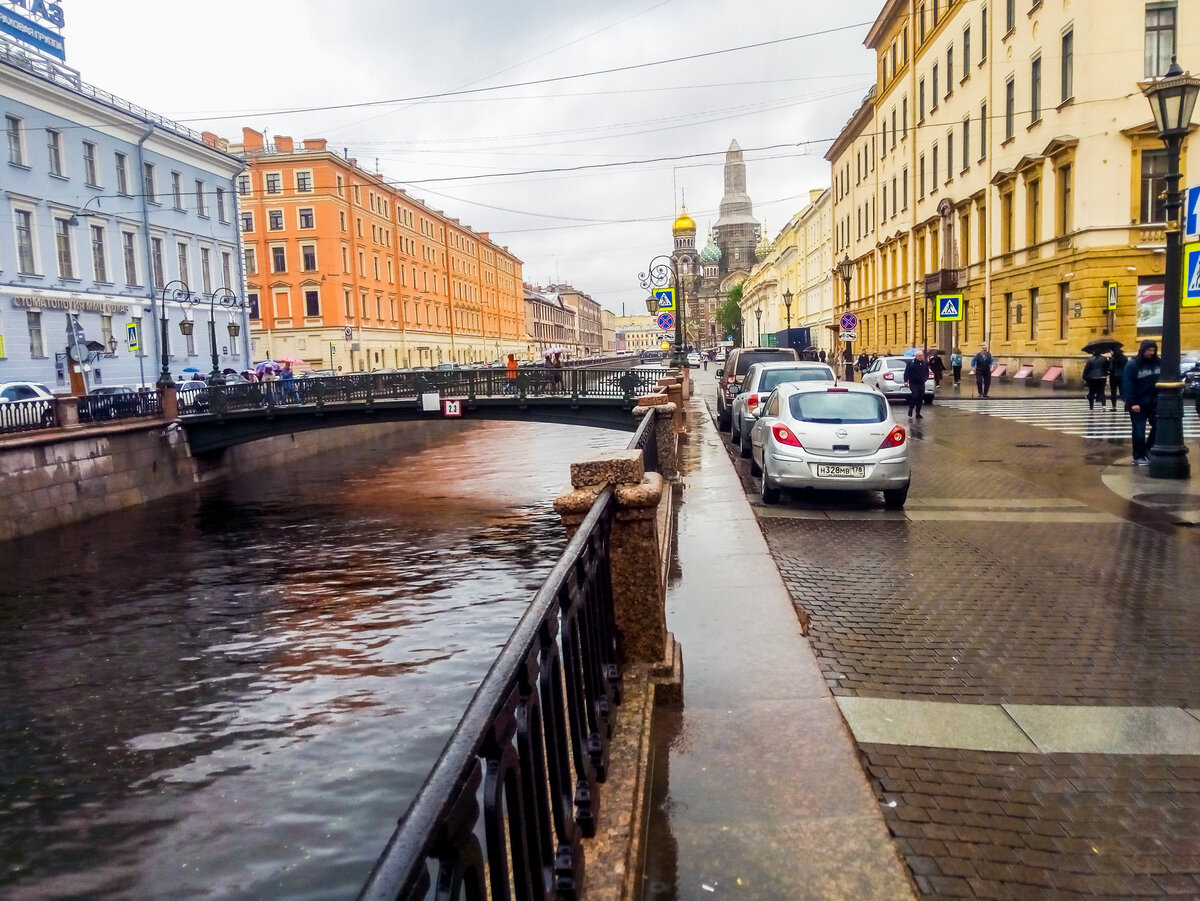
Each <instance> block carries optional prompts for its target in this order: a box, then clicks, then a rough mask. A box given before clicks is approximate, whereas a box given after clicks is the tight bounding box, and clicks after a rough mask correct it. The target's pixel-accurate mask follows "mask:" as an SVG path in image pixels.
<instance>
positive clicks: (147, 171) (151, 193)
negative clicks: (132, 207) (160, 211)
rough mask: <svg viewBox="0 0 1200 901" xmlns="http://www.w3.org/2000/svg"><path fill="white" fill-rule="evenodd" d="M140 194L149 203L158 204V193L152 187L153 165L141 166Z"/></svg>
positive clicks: (144, 164) (145, 164)
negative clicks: (144, 196)
mask: <svg viewBox="0 0 1200 901" xmlns="http://www.w3.org/2000/svg"><path fill="white" fill-rule="evenodd" d="M142 193H143V194H145V195H146V200H147V201H148V202H149V203H158V193H157V191H156V190H155V187H154V163H143V164H142Z"/></svg>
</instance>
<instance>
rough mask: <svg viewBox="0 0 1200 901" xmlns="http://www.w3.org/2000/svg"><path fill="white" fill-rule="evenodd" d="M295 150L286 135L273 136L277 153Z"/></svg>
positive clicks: (293, 143)
mask: <svg viewBox="0 0 1200 901" xmlns="http://www.w3.org/2000/svg"><path fill="white" fill-rule="evenodd" d="M295 149H296V144H295V142H294V141H293V140H292V139H291V138H290V137H288V136H287V135H275V150H276V151H278V152H279V153H291V152H292V151H293V150H295Z"/></svg>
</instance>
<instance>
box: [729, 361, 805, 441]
mask: <svg viewBox="0 0 1200 901" xmlns="http://www.w3.org/2000/svg"><path fill="white" fill-rule="evenodd" d="M799 359H800V358H799V356H797V354H796V351H794V350H793V349H792V348H790V347H735V348H734V349H733V350H731V351H730V352H729V356H728V358H727V359H726V360H725V365H724V366H723V367H721V368H720V369H718V370H717V427H718V428H721V429H727V428H729V422H730V414H731V409H730V408H731V406H732V404H733V398H734V395H735V394H737V389H736V387H734V386H736V385H740V384H741V381H742V377H743V376H745V374H746V372H747V371H748V370H749V369H750V367H751V366H753V365H754V364H755V363H780V362H786V361H787V360H799Z"/></svg>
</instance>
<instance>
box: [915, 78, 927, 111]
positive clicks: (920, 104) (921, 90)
mask: <svg viewBox="0 0 1200 901" xmlns="http://www.w3.org/2000/svg"><path fill="white" fill-rule="evenodd" d="M924 121H925V79H924V78H922V79H921V80H920V81H919V82H917V122H924Z"/></svg>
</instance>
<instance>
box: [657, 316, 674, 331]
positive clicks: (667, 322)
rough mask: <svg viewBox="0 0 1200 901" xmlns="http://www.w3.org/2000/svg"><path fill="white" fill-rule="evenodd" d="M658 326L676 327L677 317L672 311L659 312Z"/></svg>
mask: <svg viewBox="0 0 1200 901" xmlns="http://www.w3.org/2000/svg"><path fill="white" fill-rule="evenodd" d="M658 327H659V328H661V329H668V328H674V327H675V317H674V316H673V315H672V314H670V313H659V314H658Z"/></svg>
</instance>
